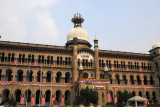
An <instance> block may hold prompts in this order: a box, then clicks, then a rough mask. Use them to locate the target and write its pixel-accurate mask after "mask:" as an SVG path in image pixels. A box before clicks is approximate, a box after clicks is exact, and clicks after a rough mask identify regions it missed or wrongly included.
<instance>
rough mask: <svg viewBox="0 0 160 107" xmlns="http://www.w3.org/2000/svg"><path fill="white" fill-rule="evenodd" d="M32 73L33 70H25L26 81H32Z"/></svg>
mask: <svg viewBox="0 0 160 107" xmlns="http://www.w3.org/2000/svg"><path fill="white" fill-rule="evenodd" d="M32 74H33V71H32V70H30V72H29V71H27V81H28V82H32Z"/></svg>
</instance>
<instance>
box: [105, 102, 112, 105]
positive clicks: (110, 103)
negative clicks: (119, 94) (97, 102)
mask: <svg viewBox="0 0 160 107" xmlns="http://www.w3.org/2000/svg"><path fill="white" fill-rule="evenodd" d="M106 105H114V102H109V103H106Z"/></svg>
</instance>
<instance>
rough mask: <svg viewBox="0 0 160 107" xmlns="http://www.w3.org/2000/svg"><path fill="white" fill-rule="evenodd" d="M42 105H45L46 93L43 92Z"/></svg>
mask: <svg viewBox="0 0 160 107" xmlns="http://www.w3.org/2000/svg"><path fill="white" fill-rule="evenodd" d="M42 105H45V94H42Z"/></svg>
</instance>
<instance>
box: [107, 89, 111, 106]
mask: <svg viewBox="0 0 160 107" xmlns="http://www.w3.org/2000/svg"><path fill="white" fill-rule="evenodd" d="M109 102H111V95H110V91H109V90H107V103H109Z"/></svg>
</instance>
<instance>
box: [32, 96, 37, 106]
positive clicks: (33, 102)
mask: <svg viewBox="0 0 160 107" xmlns="http://www.w3.org/2000/svg"><path fill="white" fill-rule="evenodd" d="M35 97H36V95H35V94H32V96H31V106H34V105H35Z"/></svg>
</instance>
